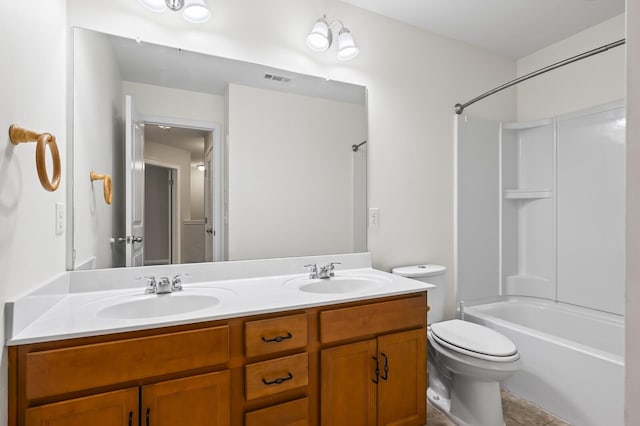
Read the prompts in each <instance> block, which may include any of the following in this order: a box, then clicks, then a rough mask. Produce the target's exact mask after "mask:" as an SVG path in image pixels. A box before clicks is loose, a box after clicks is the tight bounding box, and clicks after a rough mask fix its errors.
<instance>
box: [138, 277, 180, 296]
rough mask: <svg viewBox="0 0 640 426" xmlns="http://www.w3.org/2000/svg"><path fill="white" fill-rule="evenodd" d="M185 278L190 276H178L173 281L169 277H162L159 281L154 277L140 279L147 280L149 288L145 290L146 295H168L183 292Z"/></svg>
mask: <svg viewBox="0 0 640 426" xmlns="http://www.w3.org/2000/svg"><path fill="white" fill-rule="evenodd" d="M183 276H189V274H176V275H174V276H173V279H172V280H169V278H168V277H160V280H159V281H157V280H156V277H155V276H153V275H149V276H147V277H140V278H138V279H139V280H142V279H144V280H147V287H146V288H145V289H144V292H145V293H146V294H167V293H173V292H174V291H181V290H182V277H183Z"/></svg>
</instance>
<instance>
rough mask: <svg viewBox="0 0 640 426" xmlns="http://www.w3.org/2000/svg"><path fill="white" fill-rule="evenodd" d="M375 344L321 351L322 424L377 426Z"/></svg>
mask: <svg viewBox="0 0 640 426" xmlns="http://www.w3.org/2000/svg"><path fill="white" fill-rule="evenodd" d="M375 356H376V341H375V340H367V341H364V342H358V343H352V344H349V345H342V346H337V347H335V348H330V349H324V350H323V351H322V354H321V361H320V362H321V365H320V369H321V372H320V376H321V377H320V383H321V389H320V401H321V402H320V404H321V415H320V416H321V424H322V425H325V426H334V425H349V426H374V425H375V424H376V384H375V383H374V381H373V379H375V369H376V362H375Z"/></svg>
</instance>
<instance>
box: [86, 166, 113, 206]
mask: <svg viewBox="0 0 640 426" xmlns="http://www.w3.org/2000/svg"><path fill="white" fill-rule="evenodd" d="M89 179H91V182H93V181H94V180H104V184H103V185H102V191H103V192H104V202H105V203H107V204H111V201H112V200H113V185H112V184H111V176H109V175H100V174H98V173H96V172H91V173H89Z"/></svg>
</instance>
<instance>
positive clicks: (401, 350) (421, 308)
mask: <svg viewBox="0 0 640 426" xmlns="http://www.w3.org/2000/svg"><path fill="white" fill-rule="evenodd" d="M347 322H350V323H351V327H347V328H345V327H346V323H347ZM425 324H426V309H425V305H423V304H422V303H421V301H420V299H408V300H399V301H393V302H383V303H378V304H371V305H365V306H359V307H353V308H345V309H343V310H336V311H328V312H323V313H321V317H320V327H321V339H322V340H323V341H326V342H334V341H340V340H345V339H357V338H358V337H365V338H366V337H368V336H371V335H372V334H374V335H376V337H374V338H368V339H366V340H362V341H358V342H355V343H348V344H342V345H339V346H335V347H331V348H327V349H323V350H322V354H321V365H320V370H321V379H320V383H321V390H320V400H321V414H320V418H321V424H322V425H327V426H328V425H335V424H340V422H341V421H343V419H346V418H348V419H349V424H350V425H365V426H374V425H424V424H426V389H427V384H426V332H425V328H424V327H425ZM407 328H413V329H412V330H408V331H401V332H393V331H394V330H401V329H407ZM385 333H388V334H385Z"/></svg>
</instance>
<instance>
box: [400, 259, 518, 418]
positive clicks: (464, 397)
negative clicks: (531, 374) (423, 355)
mask: <svg viewBox="0 0 640 426" xmlns="http://www.w3.org/2000/svg"><path fill="white" fill-rule="evenodd" d="M445 271H446V269H445V268H444V267H443V266H439V265H418V266H409V267H401V268H394V269H393V270H392V272H393V273H395V274H398V275H402V276H405V277H407V278H413V279H418V280H420V281H425V282H428V283H430V284H434V285H436V288H435V291H429V293H428V301H429V306H430V308H431V309H430V310H429V314H428V323H429V326H428V328H427V342H428V354H429V355H428V363H427V370H428V374H429V380H428V382H429V388H428V389H427V398H428V399H429V402H431V404H433V405H434V406H436V407H437V408H438V409H440V410H441V411H442V412H443V413H444V414H446V415H447V416H448V417H449V418H450V419H451V420H453V422H454V423H456V424H457V425H459V426H503V425H504V417H503V414H502V400H501V397H500V382H501V381H502V380H505V379H507V378H509V377H510V376H511V375H512V374H514V373H515V372H516V371H518V369H519V368H520V366H521V365H522V360H521V359H520V353H519V352H518V350H517V348H516V346H515V345H514V344H513V342H511V340H509V339H508V338H507V337H505V336H504V335H502V334H500V333H498V332H497V331H495V330H492V329H490V328H488V327H484V326H482V325H479V324H475V323H471V322H466V321H462V320H458V319H454V320H448V321H443V319H444V301H445V298H444V294H445V292H444V284H445V281H444V274H445Z"/></svg>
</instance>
